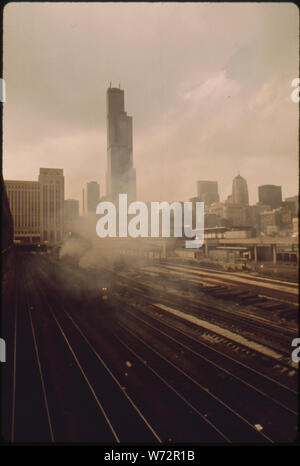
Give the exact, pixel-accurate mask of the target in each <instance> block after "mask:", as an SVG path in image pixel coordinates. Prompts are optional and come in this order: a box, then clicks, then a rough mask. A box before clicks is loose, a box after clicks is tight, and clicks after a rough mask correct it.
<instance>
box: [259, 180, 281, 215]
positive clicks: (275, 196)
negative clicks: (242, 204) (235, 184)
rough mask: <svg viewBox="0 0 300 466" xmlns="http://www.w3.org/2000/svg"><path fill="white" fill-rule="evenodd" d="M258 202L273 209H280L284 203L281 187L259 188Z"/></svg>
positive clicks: (266, 186)
mask: <svg viewBox="0 0 300 466" xmlns="http://www.w3.org/2000/svg"><path fill="white" fill-rule="evenodd" d="M258 200H259V202H261V203H262V204H267V205H269V206H271V208H272V209H276V208H277V207H280V206H281V203H282V192H281V186H275V185H274V184H265V185H263V186H259V187H258Z"/></svg>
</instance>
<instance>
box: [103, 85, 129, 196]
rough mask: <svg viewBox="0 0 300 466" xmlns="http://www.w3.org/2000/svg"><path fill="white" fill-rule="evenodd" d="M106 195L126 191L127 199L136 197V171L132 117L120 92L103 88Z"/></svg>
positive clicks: (116, 194) (122, 93)
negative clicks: (105, 112)
mask: <svg viewBox="0 0 300 466" xmlns="http://www.w3.org/2000/svg"><path fill="white" fill-rule="evenodd" d="M106 96H107V173H106V190H107V193H106V194H107V196H108V198H109V199H111V200H112V201H116V200H118V195H119V193H127V195H128V200H129V202H131V201H134V200H135V199H136V173H135V168H133V155H132V117H131V116H128V115H127V113H126V112H125V109H124V91H123V90H122V89H119V88H115V87H110V88H109V89H107V94H106Z"/></svg>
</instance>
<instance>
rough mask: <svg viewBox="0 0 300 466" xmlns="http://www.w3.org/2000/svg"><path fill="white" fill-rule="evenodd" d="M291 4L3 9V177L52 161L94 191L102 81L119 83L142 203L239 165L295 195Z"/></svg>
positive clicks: (226, 178) (69, 190)
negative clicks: (130, 125) (130, 128)
mask: <svg viewBox="0 0 300 466" xmlns="http://www.w3.org/2000/svg"><path fill="white" fill-rule="evenodd" d="M298 28H299V12H298V9H297V7H296V6H295V5H294V4H276V3H273V4H272V3H271V4H259V3H258V4H195V3H194V4H192V3H191V4H186V3H185V4H180V3H171V4H163V3H159V4H153V3H141V4H133V3H132V4H130V3H126V4H117V3H107V4H100V3H99V4H88V3H86V4H84V3H82V4H74V3H70V4H67V3H65V4H50V3H48V4H47V3H45V4H43V3H41V4H34V3H32V4H30V3H27V4H26V3H24V4H22V3H10V4H8V5H7V6H6V7H5V9H4V42H3V43H4V51H3V52H4V61H3V64H4V78H5V80H6V102H5V104H4V122H3V124H4V151H3V172H4V177H5V179H24V180H36V179H37V178H38V172H39V168H40V167H53V168H63V169H64V174H65V184H66V192H65V194H66V198H70V197H72V198H77V199H79V198H81V190H82V187H83V185H84V184H85V183H86V182H88V181H94V180H95V181H98V182H99V183H100V190H101V194H104V191H105V172H106V96H105V94H106V89H107V87H108V86H109V83H110V82H112V85H114V86H118V85H119V83H120V84H121V87H122V88H123V89H124V90H125V106H126V111H127V113H128V114H129V115H132V117H133V144H134V146H133V159H134V166H135V167H136V170H137V195H138V198H139V199H140V200H158V199H160V200H175V199H178V200H187V199H189V198H190V197H192V196H195V195H196V181H197V180H199V179H204V180H217V181H218V183H219V193H220V196H221V199H222V200H223V199H225V198H226V197H227V196H228V194H230V192H231V183H232V179H233V178H234V176H236V175H237V173H238V172H240V174H241V175H242V176H243V177H244V178H246V179H247V182H248V188H249V194H250V202H251V203H255V202H256V201H257V187H258V186H259V185H261V184H279V185H282V187H283V196H284V197H287V196H292V195H295V194H297V192H298V105H297V104H296V103H294V102H293V101H292V99H291V93H292V91H293V88H292V87H291V82H292V80H293V79H294V78H295V77H297V76H298Z"/></svg>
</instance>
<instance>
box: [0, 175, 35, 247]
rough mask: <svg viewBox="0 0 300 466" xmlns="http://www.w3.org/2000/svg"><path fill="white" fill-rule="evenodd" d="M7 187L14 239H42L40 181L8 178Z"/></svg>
mask: <svg viewBox="0 0 300 466" xmlns="http://www.w3.org/2000/svg"><path fill="white" fill-rule="evenodd" d="M5 187H6V192H7V197H8V202H9V207H10V211H11V215H12V219H13V225H14V239H15V240H21V241H26V239H27V240H29V241H40V238H41V221H40V218H41V203H40V183H39V182H38V181H21V180H6V181H5Z"/></svg>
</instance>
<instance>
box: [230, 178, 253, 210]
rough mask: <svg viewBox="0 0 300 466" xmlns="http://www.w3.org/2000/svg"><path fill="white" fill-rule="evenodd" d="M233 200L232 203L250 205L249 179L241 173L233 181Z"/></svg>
mask: <svg viewBox="0 0 300 466" xmlns="http://www.w3.org/2000/svg"><path fill="white" fill-rule="evenodd" d="M231 201H232V204H241V205H245V206H246V205H249V195H248V186H247V181H246V180H245V179H244V178H243V177H242V176H240V174H239V175H238V176H236V177H235V178H234V179H233V181H232V198H231Z"/></svg>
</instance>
